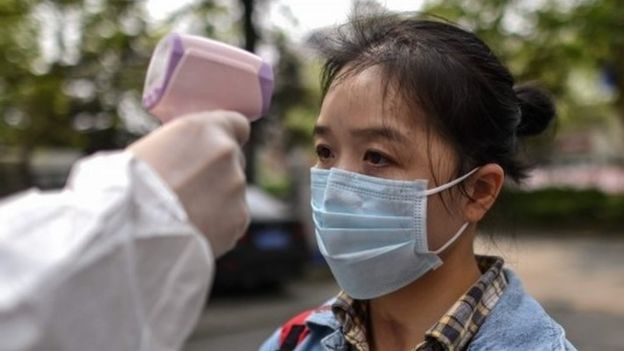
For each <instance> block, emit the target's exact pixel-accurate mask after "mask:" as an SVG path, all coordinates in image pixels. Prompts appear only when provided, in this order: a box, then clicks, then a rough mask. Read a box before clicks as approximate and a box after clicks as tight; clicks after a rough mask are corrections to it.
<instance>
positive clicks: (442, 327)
mask: <svg viewBox="0 0 624 351" xmlns="http://www.w3.org/2000/svg"><path fill="white" fill-rule="evenodd" d="M477 262H478V264H479V269H480V270H481V272H483V274H482V275H481V278H479V280H478V281H477V282H476V283H475V284H474V285H473V286H472V287H471V288H470V290H468V292H467V293H466V294H465V295H463V296H462V297H461V298H459V300H457V302H455V304H454V305H453V307H451V309H449V310H448V311H447V312H446V314H445V315H444V316H442V318H440V320H438V322H436V323H435V324H434V325H433V326H432V327H431V328H430V329H429V330H428V331H427V332H426V333H425V341H423V342H421V343H420V344H418V345H417V346H416V347H414V349H413V351H433V350H448V351H458V350H464V349H465V348H466V347H467V346H468V344H469V343H470V340H471V339H472V337H473V336H474V335H475V334H476V333H477V331H478V330H479V327H480V326H481V324H483V322H484V321H485V318H486V317H487V315H488V314H489V313H490V311H491V310H492V308H493V307H494V305H496V303H497V302H498V300H499V298H500V296H501V295H502V293H503V291H504V290H505V287H506V286H507V281H506V280H505V275H504V274H503V263H504V261H503V259H502V258H499V257H493V256H477ZM332 311H333V313H334V315H335V316H336V319H337V320H338V321H339V322H340V323H341V325H342V329H343V333H344V336H345V339H346V340H347V341H348V342H349V344H351V346H352V349H354V350H357V351H368V350H369V345H368V341H367V339H366V335H367V331H366V326H367V316H368V312H367V303H366V302H365V301H358V300H353V299H352V298H350V297H349V296H347V295H346V294H345V293H344V292H341V293H340V294H339V295H338V297H337V299H336V301H335V302H334V304H333V305H332Z"/></svg>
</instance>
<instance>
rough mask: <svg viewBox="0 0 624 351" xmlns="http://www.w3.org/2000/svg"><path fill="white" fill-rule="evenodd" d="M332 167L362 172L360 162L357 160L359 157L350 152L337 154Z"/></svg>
mask: <svg viewBox="0 0 624 351" xmlns="http://www.w3.org/2000/svg"><path fill="white" fill-rule="evenodd" d="M333 167H334V168H338V169H341V170H344V171H349V172H356V173H362V169H361V162H359V158H358V157H357V156H356V155H354V154H352V153H343V154H341V155H339V156H338V157H337V158H336V162H334V165H333Z"/></svg>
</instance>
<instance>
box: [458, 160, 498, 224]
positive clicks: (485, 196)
mask: <svg viewBox="0 0 624 351" xmlns="http://www.w3.org/2000/svg"><path fill="white" fill-rule="evenodd" d="M504 180H505V172H504V171H503V169H502V168H501V166H499V165H497V164H495V163H489V164H487V165H485V166H482V167H480V168H479V170H478V171H476V172H475V173H474V174H473V175H472V176H471V177H470V178H469V181H468V186H467V187H466V192H467V193H468V201H467V202H466V204H465V205H464V216H465V218H466V220H467V221H469V222H471V223H475V222H478V221H480V220H481V219H482V218H483V217H484V216H485V214H486V213H487V211H488V210H489V209H490V208H491V207H492V205H494V202H495V201H496V198H497V197H498V193H499V192H500V190H501V188H502V187H503V181H504Z"/></svg>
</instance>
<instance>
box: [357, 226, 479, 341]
mask: <svg viewBox="0 0 624 351" xmlns="http://www.w3.org/2000/svg"><path fill="white" fill-rule="evenodd" d="M466 237H470V235H467V236H466ZM458 246H459V247H453V248H449V250H448V252H447V255H445V256H446V257H443V258H442V260H443V261H444V264H442V266H440V267H439V268H438V269H436V270H433V271H430V272H428V273H427V274H425V275H424V276H423V277H421V278H420V279H418V280H416V281H415V282H413V283H411V284H410V285H408V286H406V287H404V288H402V289H400V290H398V291H396V292H393V293H391V294H388V295H385V296H382V297H379V298H377V299H373V300H370V301H369V318H370V319H369V328H370V330H369V345H370V347H371V350H409V349H412V348H413V347H414V346H416V345H417V344H418V343H420V342H422V341H423V340H424V336H425V332H426V331H427V330H428V329H429V328H431V327H432V326H433V325H434V324H435V323H436V322H437V321H438V320H439V319H440V317H442V316H443V315H444V313H446V312H447V311H448V310H449V309H450V308H451V307H452V306H453V304H454V303H455V302H456V301H457V300H458V299H459V298H460V297H461V296H462V295H463V294H465V293H466V291H467V290H468V289H469V288H470V287H471V286H472V285H473V284H474V283H475V282H476V281H477V280H478V279H479V277H480V276H481V272H480V271H479V267H478V265H477V262H476V260H475V257H474V254H473V252H472V250H465V253H460V252H452V251H455V250H457V249H460V247H461V246H463V245H458Z"/></svg>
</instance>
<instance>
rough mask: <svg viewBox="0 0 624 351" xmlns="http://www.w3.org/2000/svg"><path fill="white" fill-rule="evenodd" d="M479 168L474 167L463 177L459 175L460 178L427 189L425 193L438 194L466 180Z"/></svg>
mask: <svg viewBox="0 0 624 351" xmlns="http://www.w3.org/2000/svg"><path fill="white" fill-rule="evenodd" d="M478 170H479V167H477V168H475V169H473V170H472V171H470V172H468V173H466V174H464V175H463V176H461V177H459V178H457V179H455V180H453V181H450V182H448V183H446V184H443V185H440V186H439V187H437V188H431V189H427V190H426V191H425V195H427V196H429V195H433V194H437V193H439V192H442V191H444V190H446V189H449V188H452V187H454V186H455V185H457V184H459V183H461V182H463V181H464V180H466V178H468V177H470V176H471V175H473V174H474V173H475V172H476V171H478Z"/></svg>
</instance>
